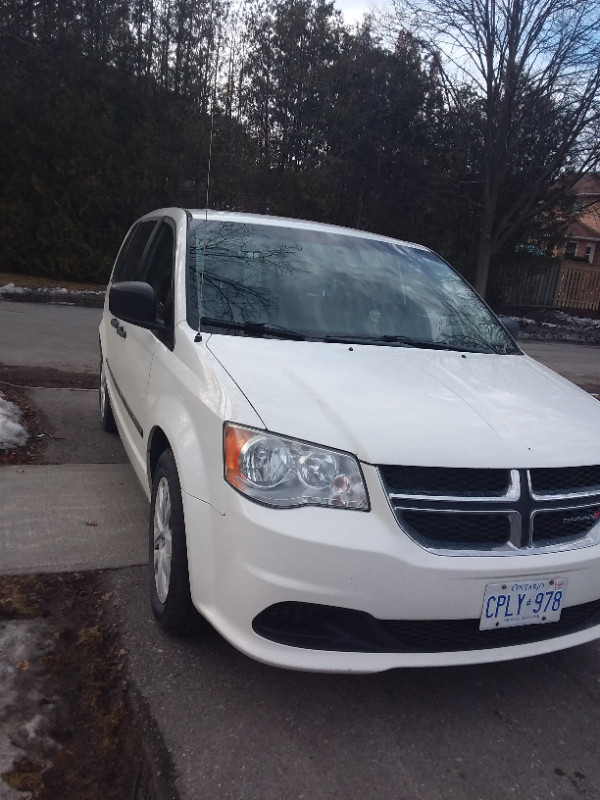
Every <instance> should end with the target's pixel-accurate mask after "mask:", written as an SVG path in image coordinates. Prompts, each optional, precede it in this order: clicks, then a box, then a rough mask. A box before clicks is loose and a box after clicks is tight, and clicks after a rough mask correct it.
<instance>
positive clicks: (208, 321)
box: [202, 317, 306, 342]
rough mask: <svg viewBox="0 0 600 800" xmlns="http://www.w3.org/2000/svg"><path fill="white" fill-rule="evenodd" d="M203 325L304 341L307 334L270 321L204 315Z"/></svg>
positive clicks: (251, 334)
mask: <svg viewBox="0 0 600 800" xmlns="http://www.w3.org/2000/svg"><path fill="white" fill-rule="evenodd" d="M202 325H208V326H209V327H212V328H229V329H230V330H234V331H242V332H243V333H247V334H248V335H249V336H253V335H254V336H276V337H278V338H279V339H294V340H296V341H298V342H303V341H304V340H305V339H306V334H304V333H300V331H295V330H293V329H292V328H284V327H283V326H282V325H271V324H270V323H268V322H234V321H233V320H227V319H213V318H211V317H202Z"/></svg>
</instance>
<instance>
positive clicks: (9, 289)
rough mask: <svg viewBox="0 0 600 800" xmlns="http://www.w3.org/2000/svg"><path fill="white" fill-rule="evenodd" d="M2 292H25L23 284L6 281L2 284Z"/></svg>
mask: <svg viewBox="0 0 600 800" xmlns="http://www.w3.org/2000/svg"><path fill="white" fill-rule="evenodd" d="M0 294H25V289H24V288H23V287H22V286H15V285H14V283H6V284H4V286H0Z"/></svg>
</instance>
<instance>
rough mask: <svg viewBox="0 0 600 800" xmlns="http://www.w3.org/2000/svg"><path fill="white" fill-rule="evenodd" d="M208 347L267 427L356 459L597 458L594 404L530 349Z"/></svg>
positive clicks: (485, 463)
mask: <svg viewBox="0 0 600 800" xmlns="http://www.w3.org/2000/svg"><path fill="white" fill-rule="evenodd" d="M208 348H209V349H210V351H211V352H212V353H213V354H214V356H215V357H216V358H217V359H218V360H219V361H220V362H221V364H222V365H223V366H224V368H225V369H226V370H227V371H228V372H229V374H230V375H231V376H232V378H233V380H234V381H235V382H236V383H237V384H238V386H239V387H240V389H241V390H242V392H243V393H244V394H245V396H246V397H247V398H248V400H249V402H250V403H251V404H252V406H253V407H254V409H255V410H256V412H257V414H258V415H259V416H260V418H261V419H262V421H263V423H264V425H265V427H266V428H267V429H268V430H270V431H273V432H275V433H279V434H284V435H287V436H293V437H296V438H299V439H304V440H307V441H310V442H314V443H316V444H321V445H325V446H329V447H333V448H338V449H341V450H346V451H349V452H351V453H354V454H356V455H357V456H358V457H359V459H360V460H362V461H365V462H369V463H372V464H407V465H411V466H442V467H477V468H486V467H487V468H495V467H501V468H527V467H540V466H544V467H556V466H576V465H584V464H588V465H589V464H598V463H600V403H598V401H597V400H595V399H594V398H592V397H591V396H590V395H588V394H587V393H585V392H583V391H582V390H581V389H578V388H577V387H576V386H574V385H573V384H571V383H569V382H568V381H566V380H565V379H563V378H561V377H560V376H558V375H557V374H556V373H554V372H552V371H550V370H548V369H546V368H545V367H542V366H541V365H540V364H538V363H537V362H535V361H533V360H532V359H531V358H529V357H528V356H524V355H506V356H500V355H495V354H480V353H459V352H447V351H439V350H420V349H416V348H408V347H386V346H374V345H351V346H350V345H347V344H335V343H322V342H295V341H287V340H281V339H261V338H249V337H242V336H223V335H218V334H213V335H212V336H211V337H210V340H209V341H208ZM233 421H237V422H240V423H244V420H241V419H240V420H233Z"/></svg>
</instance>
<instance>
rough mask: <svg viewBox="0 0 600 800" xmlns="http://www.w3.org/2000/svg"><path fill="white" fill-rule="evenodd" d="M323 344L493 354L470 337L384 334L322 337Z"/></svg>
mask: <svg viewBox="0 0 600 800" xmlns="http://www.w3.org/2000/svg"><path fill="white" fill-rule="evenodd" d="M323 341H325V342H341V343H342V344H379V345H382V344H384V345H385V344H391V345H397V346H398V347H416V348H419V349H421V350H448V351H450V352H467V353H494V352H496V350H494V349H493V348H492V347H491V346H489V345H487V344H486V343H485V342H480V341H479V340H478V339H475V338H472V337H461V339H460V341H459V342H437V341H431V340H430V339H412V338H411V337H410V336H401V335H396V334H385V335H383V336H346V335H341V336H336V335H335V334H333V335H330V336H324V337H323Z"/></svg>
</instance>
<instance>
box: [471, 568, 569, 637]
mask: <svg viewBox="0 0 600 800" xmlns="http://www.w3.org/2000/svg"><path fill="white" fill-rule="evenodd" d="M566 587H567V581H566V579H565V578H519V579H518V580H510V581H501V582H498V583H488V584H487V586H486V587H485V594H484V595H483V607H482V609H481V620H480V622H479V630H481V631H484V630H490V629H492V628H511V627H513V626H516V625H535V624H538V625H539V624H545V623H547V622H558V620H559V619H560V612H561V611H562V608H563V605H564V601H565V590H566Z"/></svg>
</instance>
